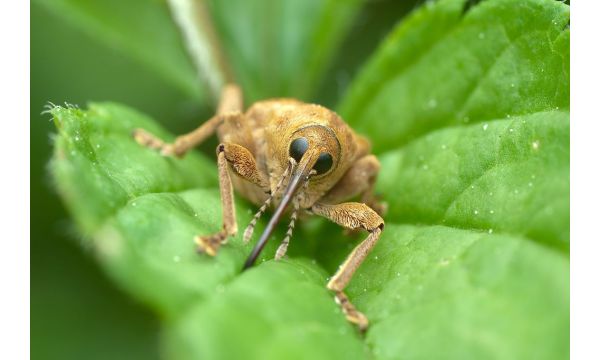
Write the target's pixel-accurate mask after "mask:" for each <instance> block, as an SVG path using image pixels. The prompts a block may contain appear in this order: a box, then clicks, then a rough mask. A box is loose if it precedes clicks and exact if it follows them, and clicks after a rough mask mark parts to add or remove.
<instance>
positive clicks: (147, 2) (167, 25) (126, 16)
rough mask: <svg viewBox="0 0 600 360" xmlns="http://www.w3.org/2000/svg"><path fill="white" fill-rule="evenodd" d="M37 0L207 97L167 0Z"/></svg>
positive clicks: (189, 91) (182, 86) (176, 83)
mask: <svg viewBox="0 0 600 360" xmlns="http://www.w3.org/2000/svg"><path fill="white" fill-rule="evenodd" d="M36 1H37V2H38V3H39V4H42V5H44V6H45V7H46V8H47V9H48V10H49V11H51V12H52V13H53V14H54V15H56V16H58V17H61V18H64V19H65V20H67V21H69V22H70V23H71V24H73V25H74V26H76V27H78V28H80V29H82V30H83V31H85V32H86V33H88V34H89V35H90V36H92V37H93V38H95V39H98V40H99V41H101V42H103V43H105V44H106V45H107V46H109V47H111V48H116V49H118V50H120V51H121V52H122V53H123V54H124V55H126V56H130V57H132V58H133V59H134V60H136V61H139V62H140V63H141V64H143V65H145V66H147V67H148V68H150V69H153V70H154V71H156V72H157V73H158V74H160V75H161V76H162V77H163V78H164V79H165V80H167V81H169V82H170V83H171V84H173V86H176V87H177V88H179V89H181V90H182V91H185V92H186V93H187V94H190V95H192V96H194V97H195V98H196V99H198V100H202V99H203V97H204V96H205V90H204V89H203V88H202V87H201V86H200V85H201V82H200V80H199V78H198V75H197V72H196V71H195V69H194V67H193V65H192V63H191V61H190V60H189V57H188V55H187V52H186V50H185V48H184V46H183V41H182V40H181V36H180V34H179V29H178V28H177V26H176V25H175V23H174V22H173V20H172V19H171V17H170V13H169V9H168V7H167V4H166V3H165V2H164V1H159V0H128V1H120V0H102V1H94V0H36ZM58 41H60V39H58ZM99 71H100V70H99Z"/></svg>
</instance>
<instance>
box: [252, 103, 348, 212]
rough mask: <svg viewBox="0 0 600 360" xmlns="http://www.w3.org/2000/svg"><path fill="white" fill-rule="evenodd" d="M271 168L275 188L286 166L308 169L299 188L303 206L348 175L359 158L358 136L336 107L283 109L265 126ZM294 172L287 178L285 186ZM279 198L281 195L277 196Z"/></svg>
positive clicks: (309, 204)
mask: <svg viewBox="0 0 600 360" xmlns="http://www.w3.org/2000/svg"><path fill="white" fill-rule="evenodd" d="M264 135H265V140H266V141H265V143H266V145H267V149H266V151H267V156H266V162H267V168H268V170H269V178H270V182H271V188H272V190H274V189H275V187H276V184H277V183H279V181H280V179H281V178H282V176H284V173H285V171H286V169H288V168H289V167H290V162H291V163H292V164H293V169H291V170H292V172H293V171H294V170H296V171H300V170H299V169H306V175H307V176H308V181H307V182H306V183H305V184H304V185H303V187H302V189H300V190H299V191H298V192H297V200H298V201H299V205H300V207H301V208H308V207H310V206H312V204H314V203H315V202H316V201H318V200H319V198H321V197H322V196H323V195H324V194H325V193H327V191H328V190H329V189H331V188H332V187H333V186H334V185H335V184H336V183H337V182H338V180H339V179H340V178H341V177H342V176H343V175H344V173H345V172H346V171H347V170H348V168H349V167H350V166H351V165H352V162H353V161H354V160H355V158H356V150H357V144H356V136H355V134H354V132H353V131H352V129H351V128H350V127H349V126H348V125H347V124H346V123H344V122H343V120H342V119H341V118H340V117H339V116H338V115H337V114H336V113H335V112H333V111H331V110H329V109H327V108H324V107H322V106H319V105H313V104H301V105H296V106H290V107H289V108H287V109H285V110H284V111H282V112H279V113H278V114H277V116H276V118H274V119H272V121H270V123H269V125H268V126H267V127H266V128H265V133H264ZM289 179H290V176H289V174H288V176H287V178H286V179H285V180H284V182H283V184H284V186H285V185H286V184H287V183H288V182H289ZM275 201H276V202H278V201H279V197H278V196H275Z"/></svg>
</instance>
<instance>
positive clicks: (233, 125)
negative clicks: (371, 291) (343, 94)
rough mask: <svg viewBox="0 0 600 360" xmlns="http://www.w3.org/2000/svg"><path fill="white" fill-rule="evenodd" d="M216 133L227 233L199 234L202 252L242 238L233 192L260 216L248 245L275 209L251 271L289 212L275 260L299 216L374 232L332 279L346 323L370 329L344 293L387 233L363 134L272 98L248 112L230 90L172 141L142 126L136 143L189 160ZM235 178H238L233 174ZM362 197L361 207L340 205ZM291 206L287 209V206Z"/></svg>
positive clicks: (324, 113)
mask: <svg viewBox="0 0 600 360" xmlns="http://www.w3.org/2000/svg"><path fill="white" fill-rule="evenodd" d="M215 132H216V133H217V136H218V138H219V141H220V144H219V145H218V147H217V164H218V174H219V188H220V192H221V204H222V211H223V228H222V229H221V231H219V232H217V233H216V234H211V235H202V236H197V237H196V238H195V239H194V240H195V242H196V244H197V245H198V250H199V251H200V252H203V253H206V254H208V255H211V256H214V255H216V253H217V251H218V249H219V247H220V246H221V244H223V243H224V242H225V241H226V240H227V238H228V237H229V236H233V235H235V234H236V233H237V223H236V218H235V209H234V202H233V188H234V187H235V189H236V190H237V191H238V192H239V193H240V194H241V195H243V196H244V197H246V198H247V199H248V200H250V201H251V202H253V203H255V204H257V205H260V209H259V211H258V212H257V213H256V215H255V216H254V218H253V220H252V221H251V222H250V224H249V225H248V227H247V228H246V231H245V232H244V242H245V243H247V242H248V241H249V240H250V238H251V236H252V231H253V229H254V226H255V224H256V222H257V220H258V218H259V217H260V216H261V215H262V214H263V213H264V212H265V211H266V210H267V208H268V207H269V206H270V205H271V203H273V205H274V208H275V210H274V212H273V215H272V217H271V219H270V220H269V222H268V224H267V226H266V228H265V230H264V232H263V234H262V235H261V237H260V238H259V240H258V242H257V244H256V246H255V247H254V249H253V250H252V253H251V254H250V256H249V257H248V260H247V261H246V263H245V265H244V269H246V268H248V267H250V266H252V265H253V263H254V262H255V260H256V258H257V257H258V255H259V254H260V251H261V250H262V248H263V247H264V245H265V244H266V242H267V240H268V239H269V236H270V235H271V233H272V232H273V230H274V228H275V226H276V225H277V223H278V222H279V220H280V219H281V217H282V216H283V215H284V213H285V212H286V211H288V212H289V213H290V214H291V221H290V223H289V226H288V231H287V233H286V236H285V238H284V240H283V241H282V243H281V245H280V246H279V248H278V249H277V252H276V255H275V258H276V259H280V258H281V257H282V256H284V254H285V252H286V250H287V247H288V244H289V241H290V238H291V235H292V230H293V228H294V224H295V221H296V219H297V216H298V213H299V212H304V213H308V214H315V215H320V216H323V217H325V218H327V219H329V220H331V221H333V222H335V223H337V224H339V225H341V226H343V227H345V228H347V229H351V230H356V229H362V230H366V231H367V232H368V236H367V238H366V239H365V240H363V241H362V242H361V243H360V244H358V246H356V247H355V248H354V250H353V251H352V252H351V253H350V255H349V256H348V257H347V258H346V260H345V261H344V262H343V263H342V265H341V266H340V267H339V269H338V270H337V272H336V273H335V275H334V276H333V277H332V278H331V279H330V281H329V282H328V284H327V288H328V289H329V290H331V291H333V292H334V293H335V300H336V302H337V303H338V304H339V305H340V307H341V309H342V311H343V312H344V314H345V316H346V318H347V319H348V320H349V321H350V322H352V323H355V324H357V325H358V327H359V328H360V329H361V330H364V329H366V328H367V326H368V320H367V318H366V316H365V315H363V314H362V313H361V312H359V311H358V310H356V308H355V307H354V306H353V305H352V303H351V302H350V301H349V300H348V297H347V296H346V295H345V294H344V292H343V290H344V288H345V287H346V285H347V284H348V282H349V281H350V279H351V278H352V275H353V274H354V272H355V271H356V269H357V268H358V267H359V266H360V264H361V263H362V262H363V260H364V259H365V258H366V256H367V255H368V254H369V252H370V251H371V249H372V248H373V247H374V246H375V244H376V243H377V240H379V237H380V235H381V232H382V230H383V226H384V223H383V219H382V218H381V216H380V214H379V213H381V212H382V211H383V208H384V207H383V206H382V205H381V204H379V203H378V202H377V201H376V200H375V197H374V195H373V185H374V183H375V179H376V176H377V173H378V172H379V167H380V165H379V161H378V160H377V158H376V157H375V156H374V155H372V154H370V143H369V141H368V140H367V139H365V138H364V137H362V136H359V135H357V134H356V133H355V132H354V131H353V130H352V129H351V128H350V127H349V126H348V125H347V124H346V123H345V122H344V121H343V120H342V119H341V118H340V117H339V116H338V115H337V114H336V113H335V112H333V111H331V110H328V109H326V108H324V107H322V106H319V105H314V104H307V103H303V102H301V101H298V100H294V99H272V100H265V101H260V102H257V103H255V104H253V105H252V106H251V107H250V108H249V109H248V110H247V111H246V112H243V103H242V92H241V90H240V88H239V87H237V86H235V85H227V86H225V87H224V89H223V92H222V95H221V100H220V103H219V107H218V109H217V113H216V115H215V116H213V117H212V118H211V119H209V120H208V121H207V122H205V123H203V124H202V125H201V126H200V127H198V128H197V129H196V130H194V131H192V132H190V133H188V134H185V135H182V136H179V137H177V138H176V139H175V141H174V142H173V143H165V142H164V141H162V140H161V139H159V138H157V137H155V136H154V135H152V134H150V133H148V132H146V131H145V130H143V129H136V130H135V131H134V134H133V135H134V138H135V139H136V141H137V142H138V143H140V144H142V145H144V146H147V147H149V148H153V149H156V150H159V151H160V152H161V153H162V154H163V155H165V156H177V157H181V156H183V155H184V154H185V153H186V152H187V151H188V150H190V149H191V148H193V147H194V146H196V145H198V144H199V143H201V142H202V141H204V140H205V139H206V138H207V137H209V136H211V135H212V134H213V133H215ZM232 175H233V176H232ZM354 197H360V199H361V201H362V202H360V203H358V202H342V201H347V200H349V199H352V198H354ZM290 204H291V205H292V209H291V210H289V209H287V208H288V206H289V205H290Z"/></svg>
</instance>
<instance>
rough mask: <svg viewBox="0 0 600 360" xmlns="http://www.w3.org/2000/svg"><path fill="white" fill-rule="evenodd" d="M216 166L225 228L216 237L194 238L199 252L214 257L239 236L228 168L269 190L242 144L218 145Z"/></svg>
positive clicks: (253, 160) (266, 182)
mask: <svg viewBox="0 0 600 360" xmlns="http://www.w3.org/2000/svg"><path fill="white" fill-rule="evenodd" d="M217 166H218V172H219V191H220V192H221V206H222V212H223V228H222V229H221V230H220V231H219V232H217V233H215V234H212V235H205V236H196V238H195V239H194V241H195V242H196V244H197V245H198V251H199V252H205V253H207V254H208V255H211V256H215V255H216V254H217V251H218V249H219V247H220V246H221V244H223V243H225V242H226V240H227V238H228V237H229V236H233V235H235V234H236V233H237V222H236V218H235V207H234V205H235V204H234V202H233V185H232V183H231V177H230V175H229V168H231V169H232V170H233V172H235V173H236V174H237V175H239V176H241V177H242V178H244V179H246V180H248V181H250V182H251V183H253V184H255V185H257V186H259V187H261V188H263V189H268V181H267V180H266V179H264V178H263V177H262V176H261V174H260V172H259V171H258V168H257V166H256V160H255V159H254V156H252V154H251V153H250V151H249V150H248V149H246V148H244V147H243V146H241V145H237V144H231V143H223V144H219V146H217Z"/></svg>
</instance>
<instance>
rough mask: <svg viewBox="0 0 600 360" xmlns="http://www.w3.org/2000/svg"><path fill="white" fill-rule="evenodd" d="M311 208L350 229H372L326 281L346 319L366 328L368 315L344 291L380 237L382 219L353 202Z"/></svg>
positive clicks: (318, 204) (362, 328)
mask: <svg viewBox="0 0 600 360" xmlns="http://www.w3.org/2000/svg"><path fill="white" fill-rule="evenodd" d="M311 211H312V212H313V213H315V214H317V215H321V216H323V217H325V218H327V219H329V220H331V221H333V222H335V223H337V224H338V225H341V226H343V227H345V228H348V229H351V230H355V229H363V230H366V231H368V232H369V235H368V236H367V238H366V239H365V240H363V241H362V242H361V243H360V244H358V245H357V246H356V247H355V248H354V250H352V252H351V253H350V255H348V257H347V258H346V260H345V261H344V262H343V263H342V265H341V266H340V267H339V269H338V271H337V272H336V273H335V275H334V276H333V277H332V278H331V280H330V281H329V283H328V284H327V288H328V289H329V290H332V291H334V292H335V299H336V302H337V303H338V304H339V305H340V307H341V308H342V311H343V312H344V314H345V315H346V319H348V321H350V322H352V323H354V324H357V325H358V328H359V329H360V330H362V331H364V330H366V328H367V327H368V325H369V321H368V319H367V317H366V316H365V315H364V314H363V313H361V312H360V311H358V310H356V308H355V307H354V305H352V303H351V302H350V300H348V297H347V296H346V294H344V292H343V291H344V289H345V288H346V286H347V285H348V283H349V282H350V280H351V279H352V276H353V275H354V272H355V271H356V269H358V267H359V266H360V264H361V263H362V262H363V261H364V260H365V258H366V257H367V255H368V254H369V252H370V251H371V250H372V249H373V247H374V246H375V244H376V243H377V241H378V240H379V237H380V236H381V232H382V230H383V226H384V223H383V219H382V218H381V216H379V214H377V212H375V210H373V209H371V208H370V207H368V206H367V205H365V204H362V203H354V202H348V203H342V204H338V205H327V204H322V203H316V204H314V205H313V206H312V208H311Z"/></svg>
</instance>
